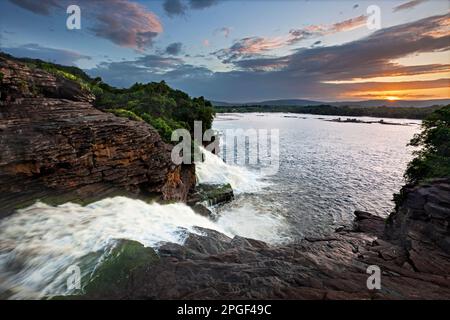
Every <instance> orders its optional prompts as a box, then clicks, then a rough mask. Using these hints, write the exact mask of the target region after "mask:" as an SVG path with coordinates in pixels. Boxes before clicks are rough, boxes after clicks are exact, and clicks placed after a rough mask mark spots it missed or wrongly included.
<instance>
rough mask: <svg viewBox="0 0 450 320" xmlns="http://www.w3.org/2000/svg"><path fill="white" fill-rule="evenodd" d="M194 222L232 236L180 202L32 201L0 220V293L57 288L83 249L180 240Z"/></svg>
mask: <svg viewBox="0 0 450 320" xmlns="http://www.w3.org/2000/svg"><path fill="white" fill-rule="evenodd" d="M195 226H200V227H203V228H209V229H214V230H217V231H219V232H222V233H225V234H227V235H229V236H232V234H230V233H227V232H226V231H225V230H223V229H222V228H220V226H218V225H217V224H215V223H214V222H212V221H211V220H209V219H207V218H205V217H202V216H200V215H197V214H195V213H194V211H192V209H191V208H189V207H188V206H186V205H184V204H169V205H160V204H157V203H154V204H147V203H145V202H143V201H140V200H133V199H128V198H125V197H116V198H110V199H104V200H101V201H99V202H96V203H93V204H91V205H88V206H86V207H82V206H80V205H77V204H73V203H67V204H64V205H61V206H58V207H52V206H49V205H46V204H43V203H39V202H38V203H36V204H35V205H33V206H31V207H28V208H26V209H23V210H20V211H19V212H17V213H16V214H14V215H12V216H10V217H8V218H6V219H3V220H2V221H1V222H0V295H1V294H2V292H1V291H5V290H6V289H9V290H11V291H12V292H13V293H14V294H13V296H12V298H24V297H33V298H39V297H42V296H45V295H47V294H55V293H58V294H60V293H63V292H64V290H63V289H64V288H61V286H62V285H63V284H64V281H63V280H64V279H66V278H67V274H66V273H65V271H66V270H67V268H68V267H69V266H70V265H72V264H74V263H76V262H77V261H78V260H79V259H80V258H82V257H84V256H86V255H87V254H89V253H93V252H102V251H104V250H105V248H107V247H108V246H109V245H111V242H112V241H114V240H115V239H129V240H135V241H139V242H140V243H142V244H144V245H145V246H151V247H158V245H159V244H160V243H162V242H174V243H180V244H181V243H183V241H184V239H185V236H186V235H187V232H190V233H198V231H197V230H196V229H195V228H194V227H195ZM3 294H4V293H3Z"/></svg>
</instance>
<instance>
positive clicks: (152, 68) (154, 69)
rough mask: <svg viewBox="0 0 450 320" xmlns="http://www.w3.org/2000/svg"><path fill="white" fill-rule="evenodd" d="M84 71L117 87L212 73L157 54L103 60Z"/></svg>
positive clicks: (177, 59)
mask: <svg viewBox="0 0 450 320" xmlns="http://www.w3.org/2000/svg"><path fill="white" fill-rule="evenodd" d="M86 71H87V72H88V73H89V74H91V75H92V76H101V77H102V78H103V79H106V80H107V81H108V83H111V84H112V85H115V86H118V87H128V86H130V85H131V84H133V83H135V82H150V81H161V80H166V81H175V82H177V81H184V80H186V79H192V78H194V79H202V78H204V77H209V76H210V75H211V74H212V71H210V70H209V69H207V68H205V67H197V66H193V65H190V64H186V63H184V61H183V60H182V59H180V58H174V57H161V56H158V55H145V56H141V57H139V58H138V59H136V60H123V61H120V62H103V63H101V64H99V65H98V66H97V67H95V68H93V69H89V70H86ZM124 75H126V77H124Z"/></svg>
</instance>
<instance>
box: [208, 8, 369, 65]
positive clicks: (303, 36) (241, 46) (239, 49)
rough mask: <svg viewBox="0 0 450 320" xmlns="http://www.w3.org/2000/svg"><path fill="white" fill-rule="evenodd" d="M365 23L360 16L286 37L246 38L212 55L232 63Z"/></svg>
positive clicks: (292, 31)
mask: <svg viewBox="0 0 450 320" xmlns="http://www.w3.org/2000/svg"><path fill="white" fill-rule="evenodd" d="M366 21H367V16H365V15H361V16H358V17H354V18H351V19H347V20H344V21H340V22H337V23H334V24H331V25H310V26H307V27H305V28H302V29H292V30H290V31H289V34H288V35H287V36H280V37H273V38H265V37H247V38H243V39H240V40H237V41H236V42H235V43H234V44H233V45H232V46H231V47H230V48H226V49H221V50H218V51H216V52H213V55H215V56H216V57H217V58H219V59H220V60H222V62H223V63H233V62H235V61H237V60H240V59H244V58H249V57H251V56H253V55H259V54H262V53H265V52H267V51H270V50H274V49H278V48H282V47H285V46H289V45H294V44H296V43H298V42H300V41H304V40H309V39H313V38H317V37H321V36H325V35H329V34H334V33H338V32H344V31H349V30H353V29H356V28H360V27H362V26H365V25H366Z"/></svg>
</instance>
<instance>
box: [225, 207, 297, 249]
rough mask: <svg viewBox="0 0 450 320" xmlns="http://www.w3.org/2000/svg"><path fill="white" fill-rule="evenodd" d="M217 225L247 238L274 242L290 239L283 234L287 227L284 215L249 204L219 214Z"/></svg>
mask: <svg viewBox="0 0 450 320" xmlns="http://www.w3.org/2000/svg"><path fill="white" fill-rule="evenodd" d="M217 225H218V226H219V227H220V228H221V229H223V230H225V232H227V233H231V234H235V235H245V237H247V238H251V239H258V240H262V241H265V242H268V243H272V244H277V243H282V242H285V241H287V240H289V239H288V238H287V237H283V236H282V234H283V232H284V231H286V229H287V226H286V221H285V219H284V218H283V217H281V216H279V215H276V214H272V213H269V212H260V211H259V210H257V209H256V208H255V207H254V206H252V205H249V204H244V205H242V206H240V207H236V208H228V209H227V210H226V211H225V212H222V214H221V215H220V216H219V219H218V220H217Z"/></svg>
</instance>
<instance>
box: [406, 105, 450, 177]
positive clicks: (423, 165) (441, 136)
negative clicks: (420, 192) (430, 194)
mask: <svg viewBox="0 0 450 320" xmlns="http://www.w3.org/2000/svg"><path fill="white" fill-rule="evenodd" d="M409 145H411V146H414V147H421V149H420V150H418V151H415V152H414V155H415V158H414V159H413V160H412V161H411V162H410V163H409V164H408V167H407V169H406V173H405V178H406V180H407V182H408V183H411V184H417V183H420V182H422V181H427V180H430V179H432V178H440V177H449V176H450V105H447V106H445V107H443V108H441V109H439V110H436V111H434V112H433V113H432V114H431V115H430V116H428V117H427V118H426V119H425V120H424V121H423V123H422V131H421V132H420V133H418V134H416V135H415V136H414V137H413V139H412V140H411V141H410V143H409Z"/></svg>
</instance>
